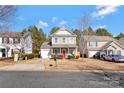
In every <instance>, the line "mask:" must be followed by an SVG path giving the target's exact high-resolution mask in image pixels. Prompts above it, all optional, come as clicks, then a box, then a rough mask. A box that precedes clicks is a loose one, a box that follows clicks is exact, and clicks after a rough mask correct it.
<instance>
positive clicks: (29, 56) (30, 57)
mask: <svg viewBox="0 0 124 93" xmlns="http://www.w3.org/2000/svg"><path fill="white" fill-rule="evenodd" d="M25 57H27V59H32V58H34V54H26V55H25Z"/></svg>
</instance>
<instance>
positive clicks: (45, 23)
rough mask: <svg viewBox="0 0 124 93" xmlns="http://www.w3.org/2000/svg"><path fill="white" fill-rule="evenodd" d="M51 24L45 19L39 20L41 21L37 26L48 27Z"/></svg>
mask: <svg viewBox="0 0 124 93" xmlns="http://www.w3.org/2000/svg"><path fill="white" fill-rule="evenodd" d="M48 26H49V25H48V23H47V22H44V21H41V20H40V21H39V23H38V25H37V27H38V28H45V27H48Z"/></svg>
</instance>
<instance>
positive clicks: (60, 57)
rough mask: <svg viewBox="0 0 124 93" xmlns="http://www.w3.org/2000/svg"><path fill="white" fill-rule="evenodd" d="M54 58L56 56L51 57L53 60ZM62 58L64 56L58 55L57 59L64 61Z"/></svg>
mask: <svg viewBox="0 0 124 93" xmlns="http://www.w3.org/2000/svg"><path fill="white" fill-rule="evenodd" d="M54 56H55V55H51V58H52V59H54ZM62 58H63V55H60V54H59V55H57V59H62Z"/></svg>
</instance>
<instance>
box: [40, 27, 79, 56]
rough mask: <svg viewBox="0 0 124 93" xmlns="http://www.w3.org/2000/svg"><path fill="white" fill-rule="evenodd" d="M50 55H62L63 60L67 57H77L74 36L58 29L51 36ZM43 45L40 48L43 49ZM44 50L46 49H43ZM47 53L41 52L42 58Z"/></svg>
mask: <svg viewBox="0 0 124 93" xmlns="http://www.w3.org/2000/svg"><path fill="white" fill-rule="evenodd" d="M50 37H51V45H50V54H51V55H56V54H57V55H62V56H63V58H67V57H68V56H69V55H72V54H73V55H75V56H76V55H77V45H76V35H75V34H74V33H72V32H71V31H68V30H67V29H66V28H60V29H59V30H57V31H56V32H55V33H53V34H52V35H51V36H50ZM44 45H45V44H43V45H42V46H41V48H44ZM44 50H46V49H44ZM48 53H49V51H46V52H43V51H41V55H43V54H44V56H42V57H43V58H44V57H46V56H45V54H48Z"/></svg>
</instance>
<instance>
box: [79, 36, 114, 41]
mask: <svg viewBox="0 0 124 93" xmlns="http://www.w3.org/2000/svg"><path fill="white" fill-rule="evenodd" d="M81 37H82V38H84V39H85V40H86V41H113V40H114V38H112V37H110V36H96V35H82V36H81Z"/></svg>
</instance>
